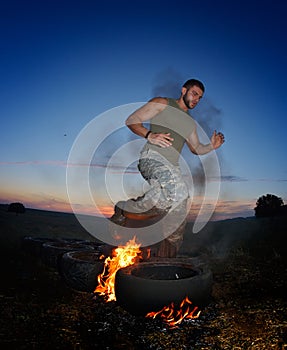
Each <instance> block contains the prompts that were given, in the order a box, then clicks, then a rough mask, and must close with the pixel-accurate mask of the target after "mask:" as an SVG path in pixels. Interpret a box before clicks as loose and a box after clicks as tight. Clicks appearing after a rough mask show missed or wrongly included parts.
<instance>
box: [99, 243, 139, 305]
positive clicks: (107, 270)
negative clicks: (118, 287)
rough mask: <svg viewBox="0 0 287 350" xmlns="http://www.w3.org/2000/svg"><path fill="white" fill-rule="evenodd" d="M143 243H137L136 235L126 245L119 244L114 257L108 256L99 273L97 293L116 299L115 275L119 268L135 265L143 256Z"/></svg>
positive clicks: (110, 299)
mask: <svg viewBox="0 0 287 350" xmlns="http://www.w3.org/2000/svg"><path fill="white" fill-rule="evenodd" d="M140 246H141V245H140V244H138V243H136V241H135V237H134V238H133V239H131V240H129V241H128V242H127V243H126V245H125V246H119V247H117V248H115V249H114V250H113V252H112V258H111V257H109V256H108V257H107V258H106V260H105V264H104V270H103V272H102V273H101V274H100V275H98V285H97V287H96V289H95V291H94V292H95V293H98V294H99V295H103V296H105V297H106V301H107V302H109V301H115V300H116V296H115V276H116V273H117V271H118V270H119V269H121V268H123V267H126V266H129V265H133V264H134V263H135V262H136V261H137V260H139V259H140V258H142V256H141V250H140V249H139V247H140Z"/></svg>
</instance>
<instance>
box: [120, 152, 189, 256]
mask: <svg viewBox="0 0 287 350" xmlns="http://www.w3.org/2000/svg"><path fill="white" fill-rule="evenodd" d="M138 169H139V171H140V173H141V175H142V176H143V178H144V179H145V180H146V181H147V182H148V183H149V185H150V188H149V190H148V191H147V192H146V193H145V194H144V195H143V196H141V197H138V198H136V199H131V200H128V201H127V202H126V203H125V206H124V209H125V210H127V211H129V212H134V213H142V212H148V211H151V212H152V211H154V210H155V211H156V210H159V211H163V212H168V219H167V220H166V221H165V228H164V229H165V230H166V231H167V232H171V234H170V235H169V236H167V237H166V240H168V242H169V243H171V244H172V245H173V246H175V247H176V250H178V249H179V247H180V245H181V243H182V240H183V234H184V228H185V224H186V214H187V200H188V189H187V186H186V183H185V182H184V180H183V178H182V174H181V171H180V168H179V166H174V165H172V164H171V163H169V162H168V161H167V160H166V159H165V158H164V157H162V156H161V155H160V154H158V153H157V152H155V151H152V150H148V151H145V152H142V153H141V157H140V160H139V164H138ZM167 226H168V227H167Z"/></svg>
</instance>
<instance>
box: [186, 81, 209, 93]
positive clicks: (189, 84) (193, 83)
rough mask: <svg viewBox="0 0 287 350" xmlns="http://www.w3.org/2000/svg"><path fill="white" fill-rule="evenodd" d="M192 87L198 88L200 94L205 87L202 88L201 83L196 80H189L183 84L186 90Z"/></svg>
mask: <svg viewBox="0 0 287 350" xmlns="http://www.w3.org/2000/svg"><path fill="white" fill-rule="evenodd" d="M192 86H197V87H199V88H200V89H201V90H202V92H204V91H205V87H204V85H203V83H202V82H201V81H199V80H197V79H189V80H187V81H186V82H185V83H184V84H183V87H185V88H187V89H190V88H191V87H192Z"/></svg>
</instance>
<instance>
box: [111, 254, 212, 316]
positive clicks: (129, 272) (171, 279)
mask: <svg viewBox="0 0 287 350" xmlns="http://www.w3.org/2000/svg"><path fill="white" fill-rule="evenodd" d="M211 287H212V273H211V271H210V270H209V269H208V268H207V267H206V266H205V265H198V266H195V265H193V264H192V263H188V262H184V261H180V260H177V259H161V261H155V262H152V261H151V262H141V263H139V264H137V265H132V266H128V267H125V268H122V269H120V270H118V272H117V273H116V277H115V295H116V300H117V303H118V304H119V305H120V306H121V307H122V308H123V309H125V310H126V311H128V312H130V313H131V314H133V315H146V314H147V313H148V312H151V311H159V310H161V309H162V308H163V307H164V306H168V305H169V304H170V303H171V302H174V303H175V304H180V303H181V301H182V300H183V299H184V298H185V297H188V298H189V300H190V301H192V303H193V305H194V306H198V307H203V306H204V305H206V304H207V303H208V301H209V298H210V295H211Z"/></svg>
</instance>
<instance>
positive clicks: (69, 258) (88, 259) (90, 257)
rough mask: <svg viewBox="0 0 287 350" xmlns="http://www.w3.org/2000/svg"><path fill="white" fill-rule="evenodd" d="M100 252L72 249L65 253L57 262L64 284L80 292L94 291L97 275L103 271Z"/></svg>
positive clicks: (102, 260)
mask: <svg viewBox="0 0 287 350" xmlns="http://www.w3.org/2000/svg"><path fill="white" fill-rule="evenodd" d="M101 256H102V252H101V251H100V250H95V251H72V252H68V253H65V254H64V255H63V256H62V257H61V259H60V260H59V262H58V269H59V273H60V276H61V277H62V279H63V280H64V282H65V283H66V285H67V286H68V287H70V288H72V289H74V290H76V291H80V292H89V293H91V292H94V290H95V289H96V286H97V285H98V282H97V276H98V275H99V274H101V273H102V272H103V269H104V260H105V259H100V257H101Z"/></svg>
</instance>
